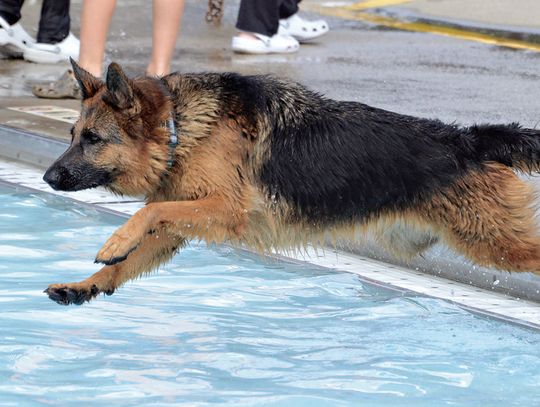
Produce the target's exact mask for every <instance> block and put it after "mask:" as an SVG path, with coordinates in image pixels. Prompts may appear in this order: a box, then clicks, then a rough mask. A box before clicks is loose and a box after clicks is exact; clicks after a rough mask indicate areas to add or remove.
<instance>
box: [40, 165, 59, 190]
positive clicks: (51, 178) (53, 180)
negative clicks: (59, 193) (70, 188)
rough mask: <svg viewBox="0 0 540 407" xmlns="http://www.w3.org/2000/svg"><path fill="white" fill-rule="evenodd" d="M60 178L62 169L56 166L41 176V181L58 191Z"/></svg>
mask: <svg viewBox="0 0 540 407" xmlns="http://www.w3.org/2000/svg"><path fill="white" fill-rule="evenodd" d="M61 178H62V168H61V167H58V166H54V165H53V166H52V167H50V168H49V169H48V170H47V171H46V172H45V175H44V176H43V181H45V182H46V183H47V184H49V185H50V186H51V187H52V188H53V189H56V190H57V189H59V185H60V180H61Z"/></svg>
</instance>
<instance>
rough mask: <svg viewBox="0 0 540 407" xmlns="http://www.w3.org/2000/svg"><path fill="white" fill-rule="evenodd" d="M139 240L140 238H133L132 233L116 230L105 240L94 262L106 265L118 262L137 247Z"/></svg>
mask: <svg viewBox="0 0 540 407" xmlns="http://www.w3.org/2000/svg"><path fill="white" fill-rule="evenodd" d="M139 242H140V239H136V238H133V237H132V235H128V234H124V233H119V232H116V233H114V234H113V235H112V236H111V237H110V238H109V239H108V240H107V241H106V242H105V244H104V245H103V247H102V248H101V249H100V251H99V252H98V254H97V255H96V263H103V264H106V265H108V266H110V265H113V264H116V263H120V262H121V261H124V260H125V259H127V257H128V256H129V254H130V253H131V252H132V251H133V250H135V249H136V248H137V246H138V245H139Z"/></svg>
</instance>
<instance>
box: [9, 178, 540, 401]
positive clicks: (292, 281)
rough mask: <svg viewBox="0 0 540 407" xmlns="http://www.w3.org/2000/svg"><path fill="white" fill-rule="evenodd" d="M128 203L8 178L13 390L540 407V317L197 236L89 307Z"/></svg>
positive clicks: (83, 397)
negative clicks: (60, 295)
mask: <svg viewBox="0 0 540 407" xmlns="http://www.w3.org/2000/svg"><path fill="white" fill-rule="evenodd" d="M121 222H122V220H119V219H118V218H116V217H113V216H112V215H108V214H103V213H100V212H97V211H95V210H93V209H91V208H88V207H85V206H81V205H77V204H74V203H71V202H69V201H65V200H61V199H59V198H56V197H53V196H51V195H48V194H36V193H28V192H26V191H22V190H13V189H8V188H7V187H2V186H0V277H1V278H0V405H1V406H26V405H68V404H69V405H82V406H87V405H106V406H123V405H125V406H136V405H152V406H162V405H174V406H184V405H185V406H205V405H219V404H222V405H231V406H309V407H316V406H430V407H432V406H443V405H448V406H505V407H506V406H535V405H539V403H540V401H539V400H540V332H537V331H533V330H528V329H524V328H520V327H518V326H514V325H510V324H506V323H502V322H499V321H495V320H491V319H487V318H483V317H479V316H476V315H472V314H470V313H468V312H466V311H464V310H462V309H460V308H459V307H457V306H455V305H452V304H449V303H446V302H444V301H439V300H435V299H431V298H425V297H418V296H414V295H411V294H408V295H404V294H401V293H398V292H393V291H390V290H385V289H381V288H375V287H373V286H370V285H367V284H365V283H363V282H361V281H360V280H359V279H358V278H357V277H356V276H355V275H352V274H347V273H340V272H336V271H332V270H326V269H320V268H316V267H310V266H306V265H298V264H288V263H281V262H277V261H274V260H267V259H262V258H259V257H256V256H252V255H247V254H245V253H240V252H237V251H233V250H231V249H229V248H226V247H217V248H209V247H206V246H204V245H194V246H192V247H189V248H187V249H186V250H184V251H183V252H182V253H180V254H179V255H177V256H176V258H175V260H174V262H173V263H172V264H169V265H167V266H166V267H164V270H161V271H160V272H159V273H156V274H153V275H151V276H148V277H147V278H144V279H141V280H137V281H134V282H131V283H129V284H128V285H126V286H125V287H123V288H122V289H120V290H119V291H118V292H117V293H116V294H114V295H113V296H111V297H100V298H99V299H98V300H96V301H94V302H92V303H88V304H86V305H84V306H81V307H76V306H70V307H63V306H59V305H57V304H55V303H53V302H51V301H50V300H48V299H47V297H46V296H45V294H43V293H42V291H43V289H44V288H46V287H47V285H48V284H49V283H53V282H67V281H78V280H81V279H83V278H85V277H87V276H88V275H90V274H91V273H93V272H94V271H96V265H94V264H93V261H92V260H93V258H94V255H95V253H96V252H97V250H98V249H99V247H100V245H101V243H103V242H104V241H105V239H106V238H107V236H108V235H109V234H110V233H111V232H112V231H113V230H114V229H115V226H116V225H119V224H120V223H121Z"/></svg>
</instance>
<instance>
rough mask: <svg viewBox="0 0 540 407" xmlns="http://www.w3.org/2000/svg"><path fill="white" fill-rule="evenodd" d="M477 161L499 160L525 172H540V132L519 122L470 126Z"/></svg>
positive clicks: (473, 150) (473, 151)
mask: <svg viewBox="0 0 540 407" xmlns="http://www.w3.org/2000/svg"><path fill="white" fill-rule="evenodd" d="M468 130H469V135H470V136H471V139H470V140H472V144H473V145H472V146H469V148H471V147H472V153H473V155H474V161H477V162H485V161H495V162H499V163H501V164H504V165H507V166H509V167H513V168H515V169H516V170H519V171H524V172H538V171H540V130H535V129H526V128H523V127H521V126H520V125H519V124H517V123H512V124H506V125H489V124H488V125H477V126H472V127H469V129H468Z"/></svg>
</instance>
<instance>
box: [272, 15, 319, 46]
mask: <svg viewBox="0 0 540 407" xmlns="http://www.w3.org/2000/svg"><path fill="white" fill-rule="evenodd" d="M328 30H329V28H328V23H327V22H326V21H324V20H314V21H308V20H304V19H303V18H302V17H300V16H299V15H298V14H293V15H292V16H290V17H289V18H284V19H281V20H279V29H278V34H281V35H289V36H291V37H294V38H296V39H297V40H298V41H300V42H306V41H310V40H313V39H315V38H318V37H320V36H321V35H324V34H326V33H327V32H328Z"/></svg>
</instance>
